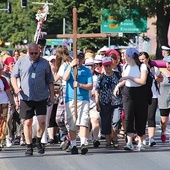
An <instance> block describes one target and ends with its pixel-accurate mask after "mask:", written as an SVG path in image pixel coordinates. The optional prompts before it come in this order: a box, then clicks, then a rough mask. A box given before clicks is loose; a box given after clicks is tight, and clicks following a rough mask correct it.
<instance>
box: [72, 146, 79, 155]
mask: <svg viewBox="0 0 170 170" xmlns="http://www.w3.org/2000/svg"><path fill="white" fill-rule="evenodd" d="M71 154H78V149H77V147H76V146H73V147H72V149H71Z"/></svg>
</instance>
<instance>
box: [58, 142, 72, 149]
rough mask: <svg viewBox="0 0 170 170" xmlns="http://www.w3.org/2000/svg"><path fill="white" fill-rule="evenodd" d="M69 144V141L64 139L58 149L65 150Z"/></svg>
mask: <svg viewBox="0 0 170 170" xmlns="http://www.w3.org/2000/svg"><path fill="white" fill-rule="evenodd" d="M69 145H70V141H68V140H65V141H63V142H61V144H60V149H62V150H66V149H67V148H68V147H69Z"/></svg>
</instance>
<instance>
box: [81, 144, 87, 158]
mask: <svg viewBox="0 0 170 170" xmlns="http://www.w3.org/2000/svg"><path fill="white" fill-rule="evenodd" d="M80 150H81V154H82V155H85V154H86V153H87V152H88V149H87V146H86V145H84V144H83V145H81V148H80Z"/></svg>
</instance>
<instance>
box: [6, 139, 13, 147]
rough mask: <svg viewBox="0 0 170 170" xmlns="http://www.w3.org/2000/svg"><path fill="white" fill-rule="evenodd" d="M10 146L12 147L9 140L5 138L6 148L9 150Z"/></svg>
mask: <svg viewBox="0 0 170 170" xmlns="http://www.w3.org/2000/svg"><path fill="white" fill-rule="evenodd" d="M11 146H12V142H11V140H10V139H8V138H6V147H8V148H10V147H11Z"/></svg>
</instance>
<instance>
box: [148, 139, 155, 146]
mask: <svg viewBox="0 0 170 170" xmlns="http://www.w3.org/2000/svg"><path fill="white" fill-rule="evenodd" d="M154 145H156V142H155V140H154V139H153V138H150V139H149V146H150V147H152V146H154Z"/></svg>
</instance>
